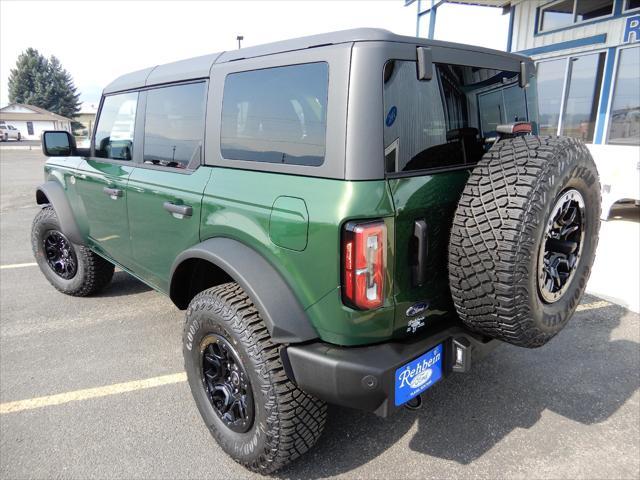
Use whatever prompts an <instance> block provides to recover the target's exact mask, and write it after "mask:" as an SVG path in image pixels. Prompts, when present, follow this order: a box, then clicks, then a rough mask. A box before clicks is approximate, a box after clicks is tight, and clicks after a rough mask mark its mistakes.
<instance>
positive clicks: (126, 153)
mask: <svg viewBox="0 0 640 480" xmlns="http://www.w3.org/2000/svg"><path fill="white" fill-rule="evenodd" d="M137 104H138V93H137V92H133V93H122V94H119V95H110V96H108V97H105V98H104V101H103V102H102V108H101V109H100V118H99V119H98V127H97V129H96V137H95V140H94V148H95V156H96V157H101V158H111V159H113V160H131V159H132V158H133V132H134V128H135V124H136V108H137Z"/></svg>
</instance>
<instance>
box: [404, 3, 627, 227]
mask: <svg viewBox="0 0 640 480" xmlns="http://www.w3.org/2000/svg"><path fill="white" fill-rule="evenodd" d="M447 1H448V3H459V4H467V5H480V6H487V7H497V8H502V9H503V13H504V14H505V15H509V32H508V38H507V39H505V45H506V50H508V51H511V52H517V53H522V54H524V55H528V56H531V57H532V58H533V59H534V60H535V61H536V64H537V84H538V107H539V114H540V115H539V121H540V125H539V129H540V133H541V134H557V135H567V136H573V137H578V138H581V139H583V140H584V141H585V142H586V143H587V145H588V146H589V149H590V150H591V153H592V154H593V157H594V159H595V160H596V163H597V166H598V171H599V173H600V178H601V183H602V193H603V218H606V217H607V215H608V213H609V209H610V207H611V205H612V204H613V203H614V202H617V201H621V200H636V201H638V200H640V0H552V1H549V0H440V1H436V0H417V1H416V0H405V4H406V5H411V4H413V6H412V7H411V8H414V6H415V5H417V21H416V30H417V31H416V33H417V35H419V36H427V37H431V38H432V37H433V32H434V30H435V24H436V21H437V10H438V7H440V6H441V5H442V4H444V3H447ZM479 28H481V26H479Z"/></svg>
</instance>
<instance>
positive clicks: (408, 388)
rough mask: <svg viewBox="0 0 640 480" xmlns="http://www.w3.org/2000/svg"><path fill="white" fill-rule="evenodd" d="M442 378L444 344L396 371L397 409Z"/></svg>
mask: <svg viewBox="0 0 640 480" xmlns="http://www.w3.org/2000/svg"><path fill="white" fill-rule="evenodd" d="M441 378H442V344H440V345H438V346H437V347H436V348H434V349H432V350H429V351H428V352H427V353H425V354H424V355H421V356H420V357H418V358H416V359H415V360H413V361H411V362H409V363H407V364H406V365H403V366H402V367H400V368H399V369H397V370H396V380H395V393H396V395H395V402H396V407H397V406H398V405H402V404H403V403H405V402H408V401H409V400H411V399H412V398H413V397H416V396H418V395H420V394H421V393H422V392H424V391H425V390H426V389H427V388H429V387H430V386H431V385H433V384H434V383H436V382H437V381H438V380H440V379H441Z"/></svg>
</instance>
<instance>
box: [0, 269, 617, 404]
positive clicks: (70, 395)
mask: <svg viewBox="0 0 640 480" xmlns="http://www.w3.org/2000/svg"><path fill="white" fill-rule="evenodd" d="M18 265H24V266H31V265H35V263H34V264H18ZM8 267H11V266H9V265H3V266H2V267H1V268H8ZM14 268H17V267H16V266H14ZM610 305H612V304H611V303H609V302H607V301H604V300H601V301H598V302H592V303H584V304H582V305H578V308H576V311H578V312H581V311H584V310H594V309H597V308H604V307H608V306H610ZM186 380H187V375H186V374H185V373H174V374H170V375H163V376H160V377H153V378H146V379H144V380H134V381H131V382H124V383H114V384H112V385H105V386H103V387H95V388H87V389H84V390H74V391H72V392H66V393H58V394H56V395H47V396H45V397H36V398H28V399H25V400H17V401H14V402H6V403H0V415H3V414H6V413H16V412H22V411H24V410H33V409H36V408H43V407H49V406H52V405H62V404H65V403H71V402H79V401H81V400H88V399H90V398H100V397H107V396H109V395H118V394H120V393H127V392H134V391H136V390H145V389H147V388H154V387H160V386H162V385H172V384H175V383H181V382H185V381H186Z"/></svg>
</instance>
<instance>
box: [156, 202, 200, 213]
mask: <svg viewBox="0 0 640 480" xmlns="http://www.w3.org/2000/svg"><path fill="white" fill-rule="evenodd" d="M162 206H163V207H164V209H165V210H166V211H168V212H169V213H171V214H172V215H174V216H175V215H179V216H180V217H190V216H191V215H193V207H192V206H191V205H178V204H176V203H172V202H164V203H163V204H162Z"/></svg>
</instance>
